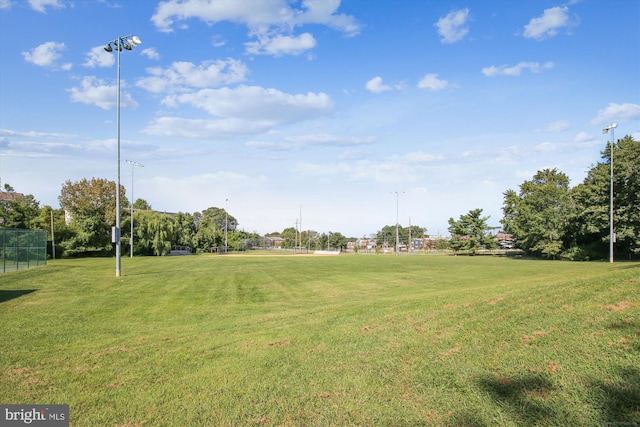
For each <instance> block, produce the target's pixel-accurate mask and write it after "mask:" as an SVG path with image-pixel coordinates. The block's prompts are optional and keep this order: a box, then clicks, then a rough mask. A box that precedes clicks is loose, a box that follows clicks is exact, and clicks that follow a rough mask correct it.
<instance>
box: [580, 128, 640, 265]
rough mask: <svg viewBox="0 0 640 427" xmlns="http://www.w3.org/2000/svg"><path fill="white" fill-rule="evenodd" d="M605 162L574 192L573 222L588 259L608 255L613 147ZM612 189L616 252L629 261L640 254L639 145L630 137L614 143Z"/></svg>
mask: <svg viewBox="0 0 640 427" xmlns="http://www.w3.org/2000/svg"><path fill="white" fill-rule="evenodd" d="M602 159H603V161H602V162H599V163H598V164H596V165H595V166H593V167H592V168H591V169H590V170H589V173H588V175H587V177H586V178H585V180H584V181H583V182H582V183H581V184H579V185H577V186H576V187H574V188H573V189H572V196H573V199H574V200H575V203H576V211H575V213H574V216H573V218H572V221H571V222H572V224H574V233H575V236H576V244H577V245H578V246H579V248H580V250H581V251H582V253H583V256H584V257H585V258H586V257H588V258H606V257H607V256H608V253H609V231H610V229H609V226H610V204H611V144H607V146H606V148H605V150H604V151H602ZM613 189H614V195H613V200H614V232H615V235H616V242H615V250H614V253H615V256H616V257H617V258H620V259H627V258H629V257H630V256H633V255H635V254H638V252H640V209H639V208H638V206H640V143H639V142H638V141H635V140H634V139H633V138H632V137H631V136H625V137H624V138H623V139H619V140H618V141H617V142H616V143H615V144H613Z"/></svg>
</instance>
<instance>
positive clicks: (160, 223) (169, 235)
mask: <svg viewBox="0 0 640 427" xmlns="http://www.w3.org/2000/svg"><path fill="white" fill-rule="evenodd" d="M175 231H176V224H175V221H174V219H173V218H172V217H171V216H169V215H166V214H162V213H158V212H154V211H150V210H145V211H140V212H139V213H138V226H137V228H135V233H136V237H137V239H136V240H134V245H137V246H138V251H137V252H138V253H143V254H147V255H156V256H163V255H167V254H168V253H169V252H170V251H171V243H172V241H174V239H175ZM134 249H136V248H134Z"/></svg>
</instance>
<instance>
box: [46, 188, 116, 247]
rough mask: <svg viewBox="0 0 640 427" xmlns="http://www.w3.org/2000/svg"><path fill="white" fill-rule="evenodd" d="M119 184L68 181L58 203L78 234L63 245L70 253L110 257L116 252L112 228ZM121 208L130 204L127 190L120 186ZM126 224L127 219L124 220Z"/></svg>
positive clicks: (62, 243) (75, 233)
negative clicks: (107, 255) (112, 240)
mask: <svg viewBox="0 0 640 427" xmlns="http://www.w3.org/2000/svg"><path fill="white" fill-rule="evenodd" d="M115 188H116V183H115V182H113V181H108V180H106V179H103V178H92V179H91V180H90V181H89V180H87V179H86V178H84V179H82V180H81V181H77V182H71V181H70V180H68V181H66V182H65V183H64V184H63V186H62V190H61V192H60V196H59V197H58V200H59V201H60V206H61V207H62V209H64V211H65V213H66V215H67V216H68V218H70V227H71V228H72V229H73V231H74V235H73V236H72V237H70V238H69V239H68V240H66V241H63V242H61V245H62V246H63V247H64V248H65V249H66V250H68V251H69V253H75V254H79V253H98V254H106V253H109V252H110V251H111V250H112V245H111V227H113V226H114V225H115V216H116V197H115ZM120 200H121V208H122V207H124V206H127V205H128V202H127V199H126V196H125V189H124V187H123V186H120ZM121 217H122V215H121ZM121 223H122V225H126V223H127V221H126V217H124V218H122V220H121Z"/></svg>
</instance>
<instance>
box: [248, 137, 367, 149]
mask: <svg viewBox="0 0 640 427" xmlns="http://www.w3.org/2000/svg"><path fill="white" fill-rule="evenodd" d="M375 141H376V138H375V137H371V136H368V137H352V136H343V135H331V134H326V133H323V134H311V135H297V136H289V137H286V138H285V141H278V142H272V141H249V142H247V143H246V144H245V145H247V146H248V147H253V148H256V149H259V150H266V151H289V150H302V149H304V148H307V147H352V146H360V145H368V144H373V143H374V142H375Z"/></svg>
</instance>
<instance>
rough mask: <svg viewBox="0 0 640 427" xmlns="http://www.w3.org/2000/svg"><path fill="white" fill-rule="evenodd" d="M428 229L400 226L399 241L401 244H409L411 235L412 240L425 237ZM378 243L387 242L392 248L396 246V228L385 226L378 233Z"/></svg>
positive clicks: (415, 226)
mask: <svg viewBox="0 0 640 427" xmlns="http://www.w3.org/2000/svg"><path fill="white" fill-rule="evenodd" d="M426 232H427V229H426V228H425V227H420V226H418V225H412V226H411V227H402V226H398V239H399V240H400V244H407V245H408V244H409V235H411V238H412V239H415V238H419V237H423V236H424V235H425V233H426ZM375 238H376V241H377V242H378V244H381V245H382V244H384V243H385V242H386V243H387V244H388V245H390V246H395V244H396V226H395V225H385V226H384V227H382V229H381V230H380V231H378V232H377V233H376V237H375Z"/></svg>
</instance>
